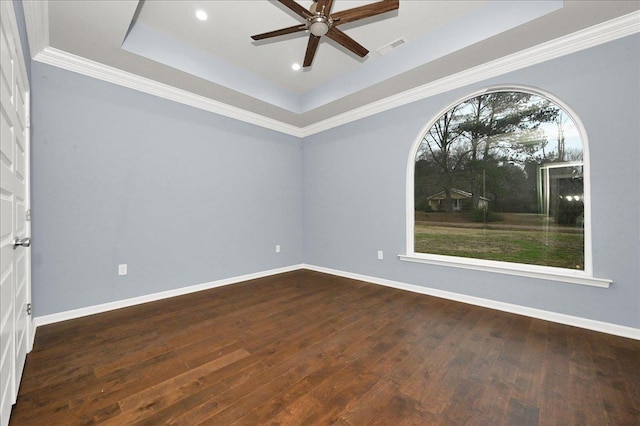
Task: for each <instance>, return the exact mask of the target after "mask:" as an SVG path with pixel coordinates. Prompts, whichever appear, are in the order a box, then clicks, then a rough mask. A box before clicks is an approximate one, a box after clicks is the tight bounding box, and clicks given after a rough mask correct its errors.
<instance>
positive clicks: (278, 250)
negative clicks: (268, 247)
mask: <svg viewBox="0 0 640 426" xmlns="http://www.w3.org/2000/svg"><path fill="white" fill-rule="evenodd" d="M276 253H280V244H276Z"/></svg>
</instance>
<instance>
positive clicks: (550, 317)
mask: <svg viewBox="0 0 640 426" xmlns="http://www.w3.org/2000/svg"><path fill="white" fill-rule="evenodd" d="M300 269H307V270H309V271H316V272H322V273H325V274H330V275H336V276H339V277H344V278H350V279H354V280H360V281H366V282H369V283H372V284H378V285H383V286H386V287H392V288H397V289H400V290H407V291H411V292H413V293H419V294H424V295H428V296H434V297H440V298H442V299H448V300H454V301H456V302H462V303H468V304H470V305H475V306H482V307H485V308H490V309H495V310H498V311H503V312H510V313H513V314H518V315H525V316H528V317H531V318H538V319H542V320H545V321H551V322H556V323H559V324H566V325H571V326H575V327H580V328H585V329H588V330H593V331H599V332H603V333H609V334H613V335H615V336H622V337H628V338H631V339H636V340H640V328H632V327H626V326H622V325H617V324H611V323H607V322H602V321H595V320H590V319H587V318H580V317H575V316H571V315H565V314H560V313H556V312H550V311H544V310H541V309H535V308H529V307H526V306H520V305H514V304H510V303H504V302H498V301H495V300H490V299H483V298H480V297H474V296H468V295H465V294H460V293H453V292H448V291H444V290H437V289H433V288H429V287H423V286H418V285H415V284H406V283H402V282H399V281H392V280H387V279H384V278H377V277H372V276H369V275H361V274H356V273H351V272H345V271H340V270H337V269H331V268H325V267H322V266H315V265H310V264H298V265H292V266H287V267H284V268H278V269H272V270H268V271H262V272H257V273H253V274H247V275H241V276H237V277H232V278H227V279H222V280H218V281H212V282H208V283H204V284H198V285H194V286H190V287H183V288H179V289H175V290H168V291H164V292H160V293H153V294H149V295H145V296H139V297H134V298H131V299H125V300H119V301H116V302H110V303H103V304H100V305H94V306H88V307H86V308H80V309H74V310H71V311H65V312H59V313H56V314H51V315H44V316H40V317H36V318H34V327H33V336H34V337H35V333H36V327H38V326H41V325H48V324H53V323H57V322H61V321H67V320H71V319H75V318H81V317H84V316H88V315H93V314H99V313H102V312H108V311H111V310H114V309H120V308H126V307H130V306H135V305H139V304H142V303H147V302H153V301H156V300H161V299H167V298H170V297H175V296H181V295H184V294H189V293H194V292H197V291H202V290H208V289H212V288H216V287H222V286H225V285H231V284H237V283H240V282H244V281H248V280H253V279H257V278H263V277H268V276H271V275H277V274H281V273H284V272H291V271H297V270H300Z"/></svg>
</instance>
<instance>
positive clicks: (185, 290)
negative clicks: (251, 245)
mask: <svg viewBox="0 0 640 426" xmlns="http://www.w3.org/2000/svg"><path fill="white" fill-rule="evenodd" d="M298 269H302V265H292V266H285V267H283V268H277V269H271V270H267V271H261V272H255V273H253V274H247V275H240V276H236V277H231V278H225V279H221V280H217V281H211V282H208V283H203V284H196V285H192V286H189V287H182V288H177V289H174V290H167V291H162V292H159V293H152V294H146V295H144V296H138V297H132V298H130V299H124V300H118V301H115V302H108V303H102V304H100V305H93V306H87V307H85V308H80V309H73V310H70V311H64V312H58V313H55V314H51V315H43V316H40V317H35V318H34V323H35V326H36V327H38V326H41V325H47V324H53V323H56V322H60V321H67V320H70V319H75V318H81V317H85V316H88V315H94V314H99V313H103V312H108V311H112V310H115V309H121V308H127V307H129V306H135V305H140V304H142V303H148V302H154V301H156V300H161V299H168V298H170V297H175V296H182V295H185V294H189V293H195V292H197V291H202V290H209V289H212V288H216V287H222V286H226V285H231V284H237V283H240V282H244V281H249V280H255V279H257V278H264V277H268V276H271V275H277V274H282V273H285V272H291V271H297V270H298ZM34 333H35V331H34Z"/></svg>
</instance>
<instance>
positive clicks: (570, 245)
mask: <svg viewBox="0 0 640 426" xmlns="http://www.w3.org/2000/svg"><path fill="white" fill-rule="evenodd" d="M415 251H416V253H429V254H441V255H446V256H459V257H471V258H477V259H488V260H499V261H503V262H515V263H526V264H531V265H544V266H555V267H558V268H568V269H578V270H582V269H584V260H583V257H584V235H583V234H582V233H564V232H558V231H557V230H553V228H550V230H547V231H545V230H544V229H539V230H494V229H476V228H454V227H447V226H424V225H420V224H418V223H417V224H416V227H415Z"/></svg>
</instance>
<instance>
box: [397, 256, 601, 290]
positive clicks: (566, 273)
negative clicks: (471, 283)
mask: <svg viewBox="0 0 640 426" xmlns="http://www.w3.org/2000/svg"><path fill="white" fill-rule="evenodd" d="M398 258H399V259H400V260H402V261H405V262H415V263H427V264H430V265H438V266H448V267H453V268H463V269H472V270H475V271H483V272H493V273H497V274H507V275H515V276H520V277H527V278H539V279H543V280H551V281H560V282H565V283H570V284H580V285H588V286H592V287H601V288H609V286H610V285H611V283H612V281H611V280H608V279H602V278H594V277H592V276H589V275H587V274H586V273H585V272H584V271H575V272H574V271H571V270H565V269H561V268H552V267H545V266H536V265H520V264H515V263H508V262H497V261H490V260H483V259H469V258H463V257H453V256H440V255H435V254H416V253H414V254H408V255H403V254H399V255H398Z"/></svg>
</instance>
